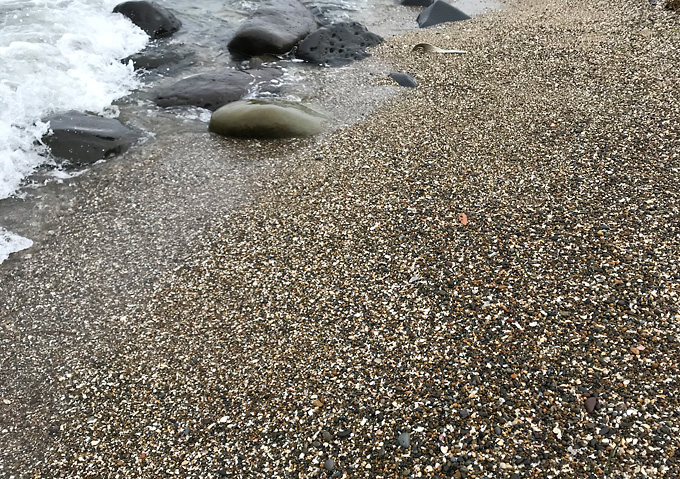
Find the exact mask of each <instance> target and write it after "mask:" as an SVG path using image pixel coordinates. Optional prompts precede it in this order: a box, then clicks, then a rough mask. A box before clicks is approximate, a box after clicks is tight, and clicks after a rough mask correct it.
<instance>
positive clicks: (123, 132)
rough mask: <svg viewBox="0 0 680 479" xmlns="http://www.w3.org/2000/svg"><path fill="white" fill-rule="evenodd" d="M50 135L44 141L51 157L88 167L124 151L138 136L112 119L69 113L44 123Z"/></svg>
mask: <svg viewBox="0 0 680 479" xmlns="http://www.w3.org/2000/svg"><path fill="white" fill-rule="evenodd" d="M43 121H45V122H47V121H49V122H50V129H51V130H52V133H51V134H48V135H46V136H44V137H43V141H44V142H45V144H46V145H47V146H48V147H49V148H50V151H51V152H52V155H54V156H55V157H57V158H61V159H65V160H68V162H69V163H71V164H73V165H78V166H82V165H87V164H91V163H94V162H95V161H98V160H101V159H103V158H106V157H109V156H112V155H117V154H119V153H122V152H123V151H125V150H127V149H128V148H129V147H130V145H132V144H133V143H134V142H135V140H137V138H138V135H137V134H136V133H135V132H134V131H132V130H131V129H129V128H128V127H126V126H125V125H123V124H122V123H121V122H120V121H118V120H115V119H113V118H102V117H100V116H97V115H90V114H87V113H81V112H78V111H69V112H66V113H63V114H60V115H54V116H51V117H48V118H45V119H43Z"/></svg>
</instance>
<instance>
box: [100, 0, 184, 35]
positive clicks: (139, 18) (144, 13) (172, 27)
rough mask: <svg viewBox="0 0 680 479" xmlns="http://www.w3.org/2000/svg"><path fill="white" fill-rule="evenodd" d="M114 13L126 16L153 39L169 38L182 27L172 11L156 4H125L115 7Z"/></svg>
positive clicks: (141, 2)
mask: <svg viewBox="0 0 680 479" xmlns="http://www.w3.org/2000/svg"><path fill="white" fill-rule="evenodd" d="M113 13H120V14H122V15H124V16H126V17H127V18H129V19H130V20H131V21H132V23H134V24H135V25H137V26H138V27H139V28H141V29H142V30H144V31H145V32H146V34H147V35H149V36H150V37H151V38H162V37H169V36H170V35H172V34H173V33H175V32H176V31H177V30H179V29H180V27H181V26H182V22H180V21H179V20H178V19H177V17H175V16H174V15H173V14H172V12H170V10H168V9H167V8H165V7H163V6H161V5H159V4H157V3H156V2H146V1H134V2H123V3H120V4H118V5H116V6H115V7H114V9H113Z"/></svg>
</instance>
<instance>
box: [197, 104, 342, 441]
mask: <svg viewBox="0 0 680 479" xmlns="http://www.w3.org/2000/svg"><path fill="white" fill-rule="evenodd" d="M209 128H210V131H212V132H213V133H217V134H219V135H223V136H233V137H241V138H292V137H304V136H311V135H316V134H318V133H321V132H322V131H323V129H324V127H323V118H321V117H320V116H319V115H318V114H316V113H315V112H314V111H313V110H311V109H309V108H306V107H304V106H303V105H300V104H295V103H290V102H263V101H256V100H249V101H238V102H234V103H230V104H228V105H225V106H223V107H222V108H220V109H219V110H217V111H215V113H213V115H212V118H211V119H210V126H209ZM340 434H341V433H338V436H340Z"/></svg>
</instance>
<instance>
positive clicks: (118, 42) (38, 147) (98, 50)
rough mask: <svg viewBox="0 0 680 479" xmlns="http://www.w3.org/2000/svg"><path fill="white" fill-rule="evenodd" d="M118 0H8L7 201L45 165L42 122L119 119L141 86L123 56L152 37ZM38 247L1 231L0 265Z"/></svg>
mask: <svg viewBox="0 0 680 479" xmlns="http://www.w3.org/2000/svg"><path fill="white" fill-rule="evenodd" d="M116 3H117V1H116V0H30V1H26V0H20V1H17V0H2V5H0V65H2V67H0V199H3V198H7V197H9V196H11V195H13V194H16V193H17V190H18V188H19V187H20V186H21V184H22V181H24V179H25V178H26V177H27V176H28V175H30V174H31V173H33V171H34V170H35V169H36V168H37V167H38V166H40V165H41V164H43V163H45V157H44V156H41V154H43V153H45V146H44V145H42V143H41V138H42V137H43V135H44V134H45V133H47V131H48V130H49V125H48V124H46V123H43V122H41V121H40V119H41V118H45V117H46V116H48V115H50V114H52V113H56V112H63V111H68V110H80V111H88V112H92V113H97V114H105V115H108V116H116V115H117V110H116V109H115V108H113V107H112V106H111V104H112V102H113V101H115V100H117V99H118V98H121V97H123V96H125V95H126V94H127V93H128V92H129V91H130V90H131V89H132V88H134V87H135V86H137V84H138V83H137V82H138V80H137V78H136V76H135V72H134V69H133V68H132V65H124V64H122V63H121V62H120V60H121V59H122V58H125V57H126V56H128V55H130V54H132V53H134V52H137V51H139V50H141V49H142V48H144V46H145V45H146V42H147V41H148V37H147V35H146V34H145V33H144V32H143V31H142V30H141V29H139V28H137V27H136V26H135V25H133V24H132V22H130V21H129V20H128V19H126V18H124V17H123V16H122V15H120V14H114V13H111V11H112V10H113V7H114V6H115V5H116ZM31 244H32V243H31V241H30V240H28V239H26V238H22V237H20V236H17V235H15V234H13V233H10V232H8V231H6V230H4V229H2V228H0V263H2V261H4V260H5V259H6V258H7V256H8V255H9V254H10V253H12V252H15V251H19V250H21V249H24V248H28V247H29V246H30V245H31Z"/></svg>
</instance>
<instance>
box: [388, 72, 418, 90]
mask: <svg viewBox="0 0 680 479" xmlns="http://www.w3.org/2000/svg"><path fill="white" fill-rule="evenodd" d="M389 77H390V78H391V79H392V80H394V81H395V82H397V83H398V84H399V85H401V86H405V87H407V88H415V87H417V86H418V83H416V79H415V78H413V77H412V76H411V75H409V74H407V73H401V72H394V73H390V74H389Z"/></svg>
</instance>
